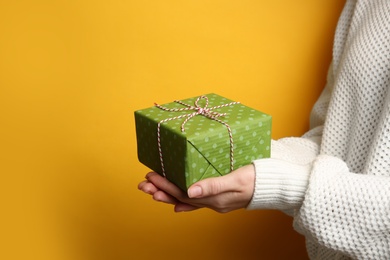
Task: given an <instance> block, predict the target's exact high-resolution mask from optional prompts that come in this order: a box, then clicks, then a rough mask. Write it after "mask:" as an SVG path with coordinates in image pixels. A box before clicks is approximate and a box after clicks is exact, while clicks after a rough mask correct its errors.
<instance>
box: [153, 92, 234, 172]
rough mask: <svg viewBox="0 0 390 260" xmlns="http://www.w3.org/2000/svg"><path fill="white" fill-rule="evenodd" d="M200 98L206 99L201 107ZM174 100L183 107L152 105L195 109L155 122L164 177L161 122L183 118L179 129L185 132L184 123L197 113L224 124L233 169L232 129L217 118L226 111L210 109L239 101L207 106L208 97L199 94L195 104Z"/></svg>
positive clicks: (178, 109)
mask: <svg viewBox="0 0 390 260" xmlns="http://www.w3.org/2000/svg"><path fill="white" fill-rule="evenodd" d="M201 99H205V100H206V105H205V106H204V107H201V106H200V105H199V104H198V103H199V101H200V100H201ZM174 102H176V103H179V104H181V105H183V106H185V107H183V108H167V107H163V106H161V105H159V104H156V103H154V105H155V106H156V107H158V108H160V109H162V110H164V111H167V112H182V111H195V112H192V113H189V114H183V115H180V116H175V117H171V118H166V119H163V120H161V121H160V122H158V124H157V145H158V153H159V157H160V163H161V169H162V175H163V176H164V177H166V175H165V167H164V159H163V153H162V149H161V124H163V123H165V122H168V121H171V120H177V119H181V118H185V119H184V121H183V123H182V124H181V131H182V132H185V124H186V123H187V122H188V121H189V120H190V119H191V118H193V117H194V116H197V115H202V116H205V117H207V118H209V119H212V120H214V121H217V122H218V123H220V124H223V125H224V126H226V129H227V130H228V133H229V139H230V170H231V171H233V169H234V142H233V134H232V130H231V129H230V126H229V124H227V123H226V122H224V121H222V120H220V119H218V117H221V116H226V114H227V113H218V112H216V111H212V110H214V109H218V108H222V107H228V106H232V105H236V104H239V103H240V102H230V103H227V104H222V105H219V106H213V107H208V105H209V99H208V98H207V96H200V97H198V98H197V99H196V101H195V106H192V105H188V104H185V103H184V102H182V101H180V100H175V101H174Z"/></svg>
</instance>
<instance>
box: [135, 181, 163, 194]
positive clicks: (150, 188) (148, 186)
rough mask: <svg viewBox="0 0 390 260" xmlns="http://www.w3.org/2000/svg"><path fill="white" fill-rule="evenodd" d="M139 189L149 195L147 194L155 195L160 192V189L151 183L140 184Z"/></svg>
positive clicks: (143, 182)
mask: <svg viewBox="0 0 390 260" xmlns="http://www.w3.org/2000/svg"><path fill="white" fill-rule="evenodd" d="M138 189H139V190H141V191H143V192H145V193H147V194H154V193H155V192H156V191H158V189H157V188H156V186H154V184H153V183H151V182H149V181H147V180H146V181H142V182H140V183H139V184H138Z"/></svg>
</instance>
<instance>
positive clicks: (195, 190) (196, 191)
mask: <svg viewBox="0 0 390 260" xmlns="http://www.w3.org/2000/svg"><path fill="white" fill-rule="evenodd" d="M201 195H202V188H201V187H200V186H194V187H191V188H190V189H189V190H188V197H190V198H196V197H199V196H201Z"/></svg>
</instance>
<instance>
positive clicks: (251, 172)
mask: <svg viewBox="0 0 390 260" xmlns="http://www.w3.org/2000/svg"><path fill="white" fill-rule="evenodd" d="M254 179H255V169H254V166H253V165H252V164H249V165H246V166H243V167H241V168H239V169H236V170H234V171H232V172H231V173H229V174H227V175H224V176H219V177H213V178H208V179H204V180H201V181H198V182H197V183H194V184H193V185H192V186H191V187H189V189H188V191H187V194H188V197H190V198H204V197H208V196H212V195H218V194H221V193H225V192H237V191H240V190H242V189H253V185H254ZM248 187H249V188H248Z"/></svg>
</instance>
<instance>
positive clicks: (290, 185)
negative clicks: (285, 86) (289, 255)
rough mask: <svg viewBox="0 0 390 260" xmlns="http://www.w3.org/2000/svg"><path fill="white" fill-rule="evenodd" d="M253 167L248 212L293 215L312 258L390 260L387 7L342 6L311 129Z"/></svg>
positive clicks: (376, 1)
mask: <svg viewBox="0 0 390 260" xmlns="http://www.w3.org/2000/svg"><path fill="white" fill-rule="evenodd" d="M253 163H254V165H255V168H256V184H255V191H254V195H253V198H252V201H251V203H250V204H249V206H248V209H260V208H271V209H280V210H283V211H284V212H286V213H288V214H291V215H292V216H294V227H295V229H296V230H297V231H298V232H299V233H301V234H303V235H304V236H305V238H306V245H307V251H308V255H309V257H310V258H311V259H348V258H353V259H375V260H377V259H390V1H389V0H347V2H346V5H345V7H344V10H343V12H342V14H341V17H340V20H339V23H338V26H337V30H336V35H335V41H334V50H333V61H332V65H331V66H330V69H329V73H328V82H327V86H326V87H325V89H324V91H323V93H322V94H321V96H320V98H319V100H318V101H317V102H316V104H315V106H314V108H313V110H312V114H311V130H310V131H309V132H308V133H306V134H305V135H304V136H302V137H290V138H283V139H280V140H277V141H272V154H271V158H270V159H261V160H257V161H254V162H253Z"/></svg>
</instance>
